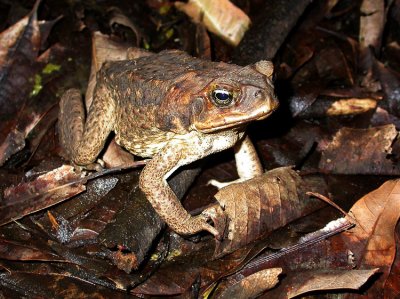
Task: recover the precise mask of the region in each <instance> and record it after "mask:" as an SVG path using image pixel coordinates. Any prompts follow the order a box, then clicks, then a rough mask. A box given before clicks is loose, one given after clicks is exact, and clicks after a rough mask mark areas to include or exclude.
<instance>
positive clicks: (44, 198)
mask: <svg viewBox="0 0 400 299" xmlns="http://www.w3.org/2000/svg"><path fill="white" fill-rule="evenodd" d="M80 180H81V178H80V175H79V174H77V173H76V172H75V171H73V167H72V166H67V165H64V166H61V167H60V168H58V169H54V170H53V171H50V172H48V173H46V174H43V175H41V176H39V177H38V178H37V179H35V180H34V181H32V182H28V183H21V184H19V185H17V186H15V187H9V188H7V189H6V190H5V191H4V200H3V201H2V203H1V206H0V215H1V217H0V219H1V221H0V224H1V225H4V224H7V223H9V222H11V221H14V220H17V219H20V218H22V217H24V216H26V215H29V214H32V213H35V212H37V211H40V210H41V209H44V208H47V207H50V206H52V205H55V204H57V203H59V202H61V201H63V200H66V199H68V198H70V197H72V196H74V195H76V194H78V193H80V192H83V191H84V190H85V186H84V185H83V184H82V182H80ZM71 182H72V183H71Z"/></svg>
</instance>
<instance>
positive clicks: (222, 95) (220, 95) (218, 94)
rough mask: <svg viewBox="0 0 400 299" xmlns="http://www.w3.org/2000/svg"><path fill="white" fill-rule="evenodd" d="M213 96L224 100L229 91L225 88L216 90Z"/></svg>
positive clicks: (227, 97) (226, 98)
mask: <svg viewBox="0 0 400 299" xmlns="http://www.w3.org/2000/svg"><path fill="white" fill-rule="evenodd" d="M215 97H216V98H217V99H218V100H220V101H226V100H228V99H229V92H227V91H226V90H217V91H216V92H215Z"/></svg>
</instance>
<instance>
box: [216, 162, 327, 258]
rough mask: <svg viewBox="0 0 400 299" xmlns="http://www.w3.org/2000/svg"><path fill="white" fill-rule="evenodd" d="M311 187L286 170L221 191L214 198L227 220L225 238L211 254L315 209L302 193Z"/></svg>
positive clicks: (234, 246) (285, 168) (236, 247)
mask: <svg viewBox="0 0 400 299" xmlns="http://www.w3.org/2000/svg"><path fill="white" fill-rule="evenodd" d="M315 188H318V185H317V184H316V185H314V186H313V185H308V184H307V183H306V182H305V181H304V180H303V179H302V178H301V177H300V176H299V175H298V174H297V173H296V172H295V171H294V170H292V169H291V168H289V167H282V168H277V169H274V170H271V171H269V172H267V173H265V174H264V175H262V176H259V177H256V178H254V179H251V180H248V181H245V182H243V183H239V184H232V185H230V186H227V187H225V188H222V189H221V190H220V191H219V192H218V193H217V194H216V195H215V198H216V199H217V200H218V201H219V203H220V205H221V206H222V207H223V210H224V211H223V213H224V214H225V215H227V217H228V227H227V236H226V238H224V240H223V242H220V243H218V246H217V247H216V252H215V255H216V256H221V255H224V254H226V253H229V252H232V251H234V250H236V249H238V248H241V247H243V246H244V245H246V244H249V243H251V242H252V241H254V240H256V239H258V238H260V237H261V236H263V235H265V234H266V233H268V232H271V231H273V230H275V229H277V228H279V227H283V226H285V225H286V224H288V223H289V222H291V221H293V220H295V219H297V218H300V217H301V216H304V215H305V214H307V212H310V211H312V210H313V209H316V208H317V207H319V206H320V204H319V203H318V202H317V201H315V200H313V199H310V198H309V197H308V196H306V194H305V193H306V192H307V191H311V190H312V189H314V190H315ZM319 192H321V190H319ZM216 225H217V227H218V225H219V223H216ZM218 229H219V231H222V230H223V229H222V228H221V227H219V228H218Z"/></svg>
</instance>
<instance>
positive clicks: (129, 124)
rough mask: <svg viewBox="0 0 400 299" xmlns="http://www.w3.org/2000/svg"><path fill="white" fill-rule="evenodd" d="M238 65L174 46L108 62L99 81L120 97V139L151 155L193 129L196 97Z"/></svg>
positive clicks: (117, 128) (116, 98)
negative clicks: (184, 50) (212, 82)
mask: <svg viewBox="0 0 400 299" xmlns="http://www.w3.org/2000/svg"><path fill="white" fill-rule="evenodd" d="M239 68H240V67H238V66H236V65H229V64H224V63H216V62H210V61H205V60H201V59H196V58H193V57H191V56H189V55H187V54H186V53H184V52H181V51H174V50H170V51H163V52H160V53H158V54H154V55H150V56H146V57H141V58H138V59H135V60H124V61H113V62H110V63H105V64H104V66H103V67H102V70H101V71H100V73H99V75H98V83H97V84H98V86H100V88H101V86H106V87H107V89H108V90H109V92H110V93H111V97H112V98H113V100H114V101H115V105H116V110H117V113H116V123H115V128H114V131H115V133H116V141H117V143H118V144H120V145H122V146H123V147H125V148H126V149H128V150H129V151H130V152H132V153H133V154H136V155H139V156H142V157H152V156H153V155H154V154H155V153H157V152H158V151H159V150H160V149H161V148H162V147H163V146H164V145H165V144H166V143H167V142H168V141H170V140H171V138H173V137H176V135H177V134H178V135H184V134H186V133H188V132H189V130H190V129H189V126H190V122H191V120H190V116H191V115H190V109H189V106H190V104H191V102H192V98H193V95H194V94H195V93H197V92H199V91H200V90H201V89H203V88H204V86H206V85H207V84H208V83H209V82H211V81H212V80H213V79H214V78H215V77H216V76H218V77H222V76H224V74H226V73H227V72H229V73H234V70H235V69H239ZM171 98H173V99H174V100H173V101H171ZM167 103H168V104H167ZM160 115H163V116H165V117H162V121H161V120H160V119H161V117H160Z"/></svg>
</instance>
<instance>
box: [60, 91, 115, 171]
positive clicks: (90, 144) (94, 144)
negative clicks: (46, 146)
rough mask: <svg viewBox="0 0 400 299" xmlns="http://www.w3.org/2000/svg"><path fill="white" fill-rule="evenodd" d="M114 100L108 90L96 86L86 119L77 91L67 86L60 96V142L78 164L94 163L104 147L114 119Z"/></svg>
mask: <svg viewBox="0 0 400 299" xmlns="http://www.w3.org/2000/svg"><path fill="white" fill-rule="evenodd" d="M114 114H115V103H114V101H113V99H112V98H111V96H110V95H109V92H108V90H107V89H106V88H105V87H104V86H99V87H98V88H97V90H96V94H95V96H94V99H93V103H92V105H91V106H90V109H89V113H88V118H87V120H86V122H85V110H84V107H83V102H82V98H81V94H80V91H79V90H77V89H69V90H67V91H66V92H65V93H64V95H63V96H62V97H61V100H60V113H59V134H60V142H61V145H62V146H63V148H64V149H65V151H66V152H67V154H68V156H69V158H70V159H71V160H72V161H73V162H74V163H76V164H78V165H89V164H91V163H93V162H94V161H95V160H96V158H97V156H98V155H99V153H100V151H101V150H102V149H103V147H104V144H105V142H106V140H107V137H108V135H109V134H110V132H111V131H112V130H113V127H114V123H115V117H114Z"/></svg>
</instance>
